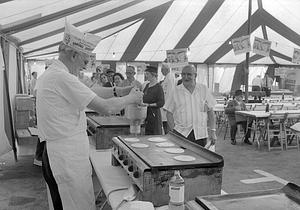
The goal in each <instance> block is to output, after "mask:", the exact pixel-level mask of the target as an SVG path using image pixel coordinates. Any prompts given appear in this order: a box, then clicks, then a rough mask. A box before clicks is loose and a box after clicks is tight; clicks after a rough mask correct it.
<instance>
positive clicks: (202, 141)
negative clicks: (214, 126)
mask: <svg viewBox="0 0 300 210" xmlns="http://www.w3.org/2000/svg"><path fill="white" fill-rule="evenodd" d="M173 132H174V133H175V134H177V135H179V136H181V137H183V138H185V139H188V140H189V141H191V142H194V143H196V144H198V145H200V146H202V147H204V146H205V145H206V142H207V138H203V139H195V134H194V130H192V131H191V132H190V134H189V135H188V137H185V136H184V135H182V134H181V133H179V132H178V131H176V130H174V129H173Z"/></svg>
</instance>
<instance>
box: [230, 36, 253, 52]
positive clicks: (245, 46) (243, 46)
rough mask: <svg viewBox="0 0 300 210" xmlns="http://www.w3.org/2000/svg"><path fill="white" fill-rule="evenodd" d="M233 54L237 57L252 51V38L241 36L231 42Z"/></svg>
mask: <svg viewBox="0 0 300 210" xmlns="http://www.w3.org/2000/svg"><path fill="white" fill-rule="evenodd" d="M231 43H232V48H233V52H234V54H235V55H239V54H242V53H246V52H250V51H251V44H250V36H249V35H247V36H241V37H238V38H234V39H232V40H231Z"/></svg>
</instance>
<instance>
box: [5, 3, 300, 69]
mask: <svg viewBox="0 0 300 210" xmlns="http://www.w3.org/2000/svg"><path fill="white" fill-rule="evenodd" d="M248 8H249V0H43V1H41V0H2V1H0V11H1V13H0V31H1V34H2V35H5V36H6V37H8V38H11V39H12V40H15V42H16V43H17V45H18V46H19V47H21V48H22V49H23V55H24V56H25V57H26V58H27V59H37V58H40V59H42V58H49V57H52V56H54V55H56V54H57V49H58V44H59V43H60V41H61V40H62V38H63V32H64V24H65V21H66V20H67V21H68V22H70V23H71V24H73V25H74V26H76V27H78V28H79V29H80V30H82V31H88V32H90V33H93V34H97V35H99V36H101V37H102V41H101V42H100V43H99V44H98V46H97V47H96V49H95V51H94V52H95V53H96V54H97V60H103V61H114V60H115V61H148V62H149V61H153V62H157V61H158V62H160V61H163V60H164V59H165V58H166V50H170V49H178V48H188V49H189V51H190V56H189V61H190V62H195V63H206V64H215V63H217V64H238V63H242V62H243V61H244V60H245V54H241V55H234V53H233V50H232V45H231V43H230V41H231V40H232V39H233V38H237V37H240V36H243V35H246V34H247V29H248V26H247V20H248ZM299 11H300V1H299V0H252V14H251V40H252V42H253V40H254V37H259V38H263V39H267V40H269V41H271V42H272V44H271V52H270V55H269V56H268V57H264V56H261V55H257V54H254V53H253V52H251V53H250V62H251V63H252V64H282V65H293V63H292V62H291V61H292V56H293V52H294V48H300V24H299V22H300V13H299Z"/></svg>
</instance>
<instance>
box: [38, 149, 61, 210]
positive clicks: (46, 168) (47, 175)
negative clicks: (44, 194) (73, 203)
mask: <svg viewBox="0 0 300 210" xmlns="http://www.w3.org/2000/svg"><path fill="white" fill-rule="evenodd" d="M42 170H43V176H44V179H45V181H46V183H47V185H48V187H49V191H50V195H51V199H52V203H53V207H54V209H55V210H63V206H62V202H61V198H60V195H59V191H58V186H57V183H56V181H55V179H54V176H53V174H52V170H51V167H50V163H49V159H48V153H47V144H46V143H45V144H44V152H43V166H42Z"/></svg>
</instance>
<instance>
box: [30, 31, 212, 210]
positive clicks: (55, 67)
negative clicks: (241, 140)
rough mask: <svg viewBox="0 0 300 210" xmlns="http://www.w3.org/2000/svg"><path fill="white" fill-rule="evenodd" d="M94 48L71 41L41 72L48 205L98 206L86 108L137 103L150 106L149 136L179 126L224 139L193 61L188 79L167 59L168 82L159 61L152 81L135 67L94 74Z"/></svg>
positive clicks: (38, 90) (187, 134) (39, 107)
mask: <svg viewBox="0 0 300 210" xmlns="http://www.w3.org/2000/svg"><path fill="white" fill-rule="evenodd" d="M74 28H75V27H74ZM74 30H77V29H76V28H75V29H74ZM78 33H81V32H80V31H79V30H78ZM70 36H71V35H70ZM91 36H95V35H91ZM96 39H98V38H97V37H94V38H93V40H96ZM99 40H100V39H99ZM84 41H85V40H81V44H84V43H85V42H84ZM90 43H91V42H89V44H90ZM94 44H95V46H96V45H97V43H94ZM80 46H81V45H80ZM95 46H94V47H95ZM86 49H87V48H85V47H83V48H78V46H77V45H72V43H70V42H69V40H67V41H65V40H64V41H63V42H62V43H61V44H60V45H59V49H58V52H59V57H58V59H57V60H53V61H51V64H50V65H48V66H46V70H45V72H44V73H43V74H42V75H40V77H39V78H38V79H36V78H35V76H34V75H33V78H35V79H36V80H35V81H33V82H32V83H34V87H33V90H32V91H33V92H34V95H35V96H36V114H37V127H38V130H39V144H38V147H39V149H38V150H39V152H38V153H37V155H38V156H40V157H41V159H42V171H43V176H44V179H45V181H46V183H47V187H48V189H49V192H48V193H49V194H48V198H49V200H48V202H49V204H50V206H53V208H54V209H78V210H79V209H80V210H81V209H90V210H93V209H95V196H94V191H93V184H92V168H91V164H90V161H89V141H88V137H87V133H86V116H85V112H84V109H85V108H86V107H87V108H89V109H92V110H95V111H96V112H98V113H103V114H106V115H110V114H111V113H116V112H120V111H121V110H123V109H125V107H126V106H127V105H129V104H133V103H134V104H139V105H146V106H147V117H146V119H145V123H144V124H145V135H155V134H158V135H161V134H164V133H167V132H168V131H169V130H172V131H173V132H174V133H176V134H178V135H180V136H182V137H184V138H185V139H187V140H189V141H192V142H194V143H196V144H199V145H201V146H203V147H204V146H205V145H206V143H207V140H209V142H211V144H214V143H215V141H216V139H217V137H216V127H215V125H216V123H215V116H214V112H213V107H214V105H215V104H216V101H215V99H214V97H213V95H212V94H211V93H210V91H209V90H208V88H207V87H206V86H205V85H202V84H198V83H196V77H197V71H196V68H195V67H194V66H193V65H186V66H184V67H183V69H182V73H181V83H178V81H176V79H175V76H174V75H172V74H170V68H169V66H168V65H167V64H166V63H164V64H163V65H162V68H161V72H162V74H163V75H164V80H163V81H158V69H157V67H154V66H147V67H146V69H145V71H144V77H145V80H146V82H145V83H144V84H141V83H140V82H139V81H137V80H136V79H135V74H136V71H135V67H133V66H127V67H126V78H124V77H123V75H122V74H120V73H118V72H115V71H114V70H113V69H107V70H106V71H103V72H97V73H95V74H93V76H92V78H91V79H90V78H87V77H86V76H85V75H84V74H83V71H82V69H84V68H85V67H86V65H87V63H88V61H89V53H91V52H90V51H88V52H87V51H86ZM88 49H89V50H92V49H91V48H88ZM35 83H36V84H35ZM191 105H192V106H191ZM162 110H164V112H163V117H165V118H166V121H167V124H166V125H165V126H163V123H162V122H163V117H162V114H161V113H162V112H161V111H162Z"/></svg>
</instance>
